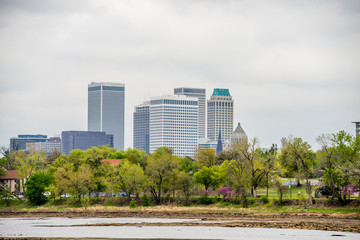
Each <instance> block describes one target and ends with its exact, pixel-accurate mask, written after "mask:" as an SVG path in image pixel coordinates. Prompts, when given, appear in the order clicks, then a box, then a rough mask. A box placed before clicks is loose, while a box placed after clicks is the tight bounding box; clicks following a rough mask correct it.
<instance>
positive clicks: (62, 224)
mask: <svg viewBox="0 0 360 240" xmlns="http://www.w3.org/2000/svg"><path fill="white" fill-rule="evenodd" d="M192 221H194V222H198V221H201V220H200V219H161V218H156V219H155V218H154V219H149V218H0V237H17V238H18V237H38V238H40V237H41V238H45V237H46V238H119V239H250V240H255V239H276V240H282V239H284V240H285V239H299V240H300V239H301V240H303V239H305V240H306V239H319V240H322V239H324V240H325V239H346V240H347V239H354V240H355V239H356V240H358V239H360V234H358V233H347V232H334V231H316V230H299V229H265V228H227V227H188V226H161V227H153V226H143V227H141V226H84V227H78V226H72V225H77V224H96V223H142V222H144V223H145V222H151V223H156V222H161V223H173V222H192Z"/></svg>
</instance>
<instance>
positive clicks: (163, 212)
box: [0, 206, 360, 233]
mask: <svg viewBox="0 0 360 240" xmlns="http://www.w3.org/2000/svg"><path fill="white" fill-rule="evenodd" d="M0 217H1V218H18V217H32V218H33V217H70V218H93V217H102V218H105V217H106V218H192V219H201V220H202V221H198V222H183V223H125V224H118V223H111V224H108V223H107V224H99V225H96V226H211V227H217V226H218V227H247V228H286V229H312V230H327V231H344V232H356V233H360V224H359V223H360V212H352V213H339V212H311V211H309V210H306V209H299V211H298V212H254V211H251V210H248V209H242V208H220V207H171V206H157V207H147V208H137V209H129V208H128V207H96V206H95V207H87V208H84V207H82V208H65V209H56V210H55V209H51V208H42V207H38V208H33V209H27V210H26V209H22V210H19V209H11V208H1V209H0ZM86 226H91V225H86Z"/></svg>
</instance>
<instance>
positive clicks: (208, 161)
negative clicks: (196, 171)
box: [195, 148, 216, 168]
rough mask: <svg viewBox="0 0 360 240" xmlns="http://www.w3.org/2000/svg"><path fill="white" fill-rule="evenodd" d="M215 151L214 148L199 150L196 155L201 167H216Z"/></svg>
mask: <svg viewBox="0 0 360 240" xmlns="http://www.w3.org/2000/svg"><path fill="white" fill-rule="evenodd" d="M215 156H216V155H215V150H214V149H212V148H205V149H199V150H198V151H197V153H196V155H195V159H196V161H197V164H198V165H199V166H200V167H208V168H210V167H212V166H215V165H216V157H215Z"/></svg>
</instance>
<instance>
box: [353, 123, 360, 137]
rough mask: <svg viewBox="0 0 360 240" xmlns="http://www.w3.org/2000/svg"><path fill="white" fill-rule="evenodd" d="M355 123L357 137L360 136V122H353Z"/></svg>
mask: <svg viewBox="0 0 360 240" xmlns="http://www.w3.org/2000/svg"><path fill="white" fill-rule="evenodd" d="M353 123H355V134H356V135H355V136H356V137H357V136H360V122H353Z"/></svg>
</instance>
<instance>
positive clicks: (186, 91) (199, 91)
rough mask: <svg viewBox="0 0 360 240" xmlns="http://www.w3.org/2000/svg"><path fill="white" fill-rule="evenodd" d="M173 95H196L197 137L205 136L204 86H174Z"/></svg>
mask: <svg viewBox="0 0 360 240" xmlns="http://www.w3.org/2000/svg"><path fill="white" fill-rule="evenodd" d="M174 94H175V95H184V96H187V97H196V98H198V99H199V138H205V137H206V136H205V125H206V89H205V88H185V87H182V88H175V89H174Z"/></svg>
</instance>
